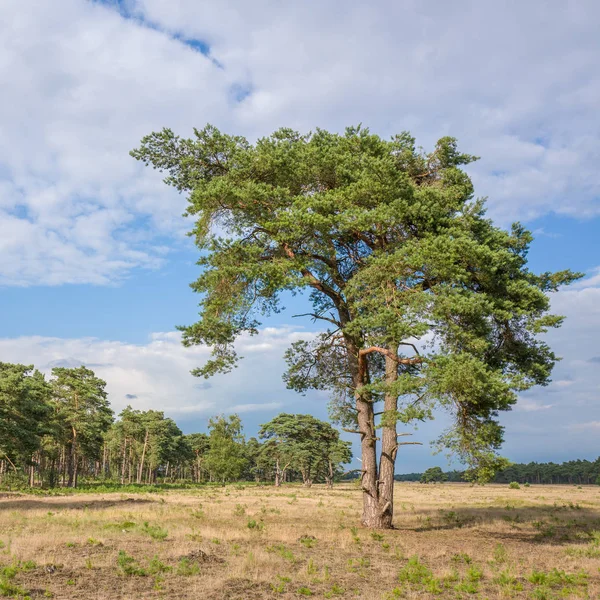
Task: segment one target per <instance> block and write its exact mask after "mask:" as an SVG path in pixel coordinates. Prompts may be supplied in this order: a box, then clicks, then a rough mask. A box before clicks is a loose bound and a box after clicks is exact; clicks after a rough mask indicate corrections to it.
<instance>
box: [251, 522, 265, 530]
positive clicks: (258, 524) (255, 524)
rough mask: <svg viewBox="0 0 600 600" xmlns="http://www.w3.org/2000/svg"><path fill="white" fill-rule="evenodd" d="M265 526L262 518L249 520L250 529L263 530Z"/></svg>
mask: <svg viewBox="0 0 600 600" xmlns="http://www.w3.org/2000/svg"><path fill="white" fill-rule="evenodd" d="M264 528H265V524H264V523H263V521H262V520H259V521H257V520H256V519H249V520H248V529H251V530H253V531H262V530H263V529H264Z"/></svg>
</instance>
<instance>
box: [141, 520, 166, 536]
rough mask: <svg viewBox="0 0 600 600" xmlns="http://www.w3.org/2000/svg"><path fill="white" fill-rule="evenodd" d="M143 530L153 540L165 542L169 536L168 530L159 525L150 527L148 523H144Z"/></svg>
mask: <svg viewBox="0 0 600 600" xmlns="http://www.w3.org/2000/svg"><path fill="white" fill-rule="evenodd" d="M141 530H142V531H143V532H144V533H145V534H147V535H149V536H150V537H151V538H152V539H153V540H165V539H166V538H167V537H168V535H169V532H168V531H167V530H166V529H163V528H162V527H160V526H159V525H150V523H148V521H146V522H144V524H143V526H142V528H141Z"/></svg>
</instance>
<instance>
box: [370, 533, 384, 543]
mask: <svg viewBox="0 0 600 600" xmlns="http://www.w3.org/2000/svg"><path fill="white" fill-rule="evenodd" d="M371 538H372V539H373V540H374V541H376V542H383V540H384V539H385V538H384V537H383V535H382V534H381V533H377V532H376V531H372V532H371Z"/></svg>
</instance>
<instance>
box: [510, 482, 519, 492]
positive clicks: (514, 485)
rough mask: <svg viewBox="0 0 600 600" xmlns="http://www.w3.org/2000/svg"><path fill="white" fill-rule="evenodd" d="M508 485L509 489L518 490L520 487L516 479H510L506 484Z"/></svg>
mask: <svg viewBox="0 0 600 600" xmlns="http://www.w3.org/2000/svg"><path fill="white" fill-rule="evenodd" d="M508 487H509V488H510V489H511V490H520V489H521V486H520V485H519V484H518V483H517V482H516V481H511V482H510V484H509V485H508Z"/></svg>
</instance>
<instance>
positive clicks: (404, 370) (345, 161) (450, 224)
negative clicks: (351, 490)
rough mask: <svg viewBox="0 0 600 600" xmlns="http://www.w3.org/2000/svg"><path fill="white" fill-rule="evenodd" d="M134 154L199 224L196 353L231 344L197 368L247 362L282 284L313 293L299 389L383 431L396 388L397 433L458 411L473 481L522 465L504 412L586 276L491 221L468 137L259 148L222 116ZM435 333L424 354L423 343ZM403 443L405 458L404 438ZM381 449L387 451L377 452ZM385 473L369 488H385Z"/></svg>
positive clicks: (541, 373)
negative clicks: (463, 146)
mask: <svg viewBox="0 0 600 600" xmlns="http://www.w3.org/2000/svg"><path fill="white" fill-rule="evenodd" d="M131 154H132V156H133V157H134V158H136V159H137V160H140V161H142V162H143V163H144V164H146V165H151V166H153V167H154V168H156V169H159V170H161V171H166V178H165V182H166V183H167V184H168V185H171V186H173V187H175V188H176V189H177V190H178V191H180V192H183V193H186V194H187V195H188V200H189V205H188V210H187V214H188V215H189V216H191V217H193V218H195V224H194V227H193V230H192V232H191V234H192V235H193V236H194V237H195V240H196V243H197V245H198V247H199V249H200V250H201V251H202V255H201V258H200V260H199V265H200V267H201V273H200V276H199V278H198V279H197V281H196V282H194V283H193V284H192V288H193V290H194V291H195V292H197V293H198V294H200V295H201V300H200V320H199V321H198V322H197V323H195V324H193V325H190V326H187V327H182V328H181V330H182V333H183V343H184V344H185V345H194V344H205V345H207V346H210V347H211V348H212V350H213V352H212V357H211V358H210V360H208V361H207V362H206V363H205V364H204V365H202V366H200V367H198V368H197V369H196V370H195V371H194V374H196V375H199V376H204V377H209V376H212V375H214V374H216V373H227V372H229V371H230V370H231V369H232V368H233V367H234V366H235V363H236V361H237V360H238V358H239V357H238V356H237V354H236V352H235V349H234V342H235V340H236V338H237V337H239V336H240V335H242V334H250V335H253V334H255V333H256V332H257V329H258V327H259V325H260V319H261V318H262V317H263V316H264V315H268V314H270V313H273V312H277V311H278V310H280V308H281V307H280V296H281V294H282V293H284V292H289V291H292V292H295V291H298V290H302V289H305V288H308V289H309V290H310V300H311V302H312V309H311V310H310V312H309V313H308V316H310V317H311V318H313V319H315V320H320V321H322V322H324V323H326V326H327V327H329V328H330V329H329V330H328V331H326V332H325V333H323V334H322V335H321V336H317V337H316V338H314V339H312V340H311V341H299V342H297V343H295V344H294V345H293V346H292V348H291V349H290V351H289V352H288V353H287V355H286V359H287V361H288V364H289V369H288V372H287V374H286V377H285V378H286V382H287V385H288V387H290V388H292V389H295V390H298V391H300V392H304V391H305V390H307V389H310V388H315V389H320V390H329V391H330V392H331V395H332V406H331V409H332V415H333V416H334V417H335V418H336V419H337V420H339V421H340V422H342V423H344V424H345V425H353V426H354V427H358V429H359V430H360V432H361V435H363V436H367V437H375V434H374V431H372V430H371V428H372V427H373V422H374V409H373V405H374V403H375V402H377V401H380V400H383V398H384V397H385V396H387V397H388V399H390V401H389V402H388V404H387V406H386V409H385V411H383V414H382V415H381V419H380V421H379V423H378V424H375V426H379V427H382V428H384V429H386V428H387V429H389V430H393V433H394V434H395V427H396V423H397V422H401V423H406V424H409V423H413V422H415V421H417V420H422V419H427V418H430V417H431V416H432V414H433V412H432V411H433V408H434V407H435V406H436V405H441V406H442V407H444V408H445V409H447V410H448V411H449V412H450V413H451V415H452V417H453V421H454V424H453V426H452V427H451V428H450V430H448V431H447V432H446V433H445V434H444V435H443V436H442V437H441V438H440V440H439V445H440V448H441V447H447V448H449V449H450V450H451V451H454V452H455V453H457V454H458V456H459V458H460V459H461V460H462V461H463V462H464V463H466V464H467V465H468V466H469V476H470V477H472V478H474V479H476V480H478V481H486V480H489V479H490V478H491V477H492V476H493V475H494V473H495V471H497V470H498V469H500V468H503V467H505V466H506V465H507V461H505V460H503V459H500V458H498V456H497V451H498V448H499V446H500V444H501V443H502V439H503V430H502V427H501V426H500V425H499V423H498V420H497V416H498V412H499V411H502V410H508V409H510V407H511V406H512V405H513V404H514V403H515V402H516V399H517V394H518V393H519V392H521V391H523V390H525V389H528V388H529V387H531V386H533V385H544V384H545V383H547V382H548V380H549V376H550V372H551V369H552V367H553V365H554V363H555V361H556V356H555V355H554V354H553V353H552V351H551V349H550V348H549V347H548V345H547V344H546V343H545V342H544V341H542V340H541V339H540V338H539V334H540V333H544V332H545V331H547V330H548V329H549V328H552V327H557V326H559V325H560V324H561V322H562V318H561V317H559V316H554V315H551V314H549V312H548V311H549V307H550V304H549V299H548V295H547V294H548V293H549V292H553V291H556V290H557V289H558V288H559V286H561V285H563V284H567V283H569V282H571V281H573V280H574V279H576V278H577V277H578V276H579V275H578V274H573V273H571V272H569V271H562V272H559V273H543V274H541V275H535V274H534V273H532V272H531V271H529V270H528V269H527V266H526V261H527V251H528V247H529V245H530V243H531V241H532V236H531V234H530V233H529V232H527V231H526V230H525V229H524V228H523V227H522V226H521V225H519V224H515V225H514V226H513V227H512V229H511V231H505V230H502V229H499V228H497V227H494V225H493V224H492V223H491V222H490V221H489V220H487V219H486V218H485V207H484V203H483V202H482V201H480V200H475V199H474V190H473V185H472V183H471V180H470V178H469V176H468V175H467V173H466V172H465V171H464V170H462V167H463V166H464V165H466V164H468V163H470V162H472V161H473V160H475V159H476V157H473V156H470V155H468V154H463V153H460V152H459V151H458V148H457V143H456V140H454V139H453V138H450V137H444V138H441V139H440V140H439V141H438V142H437V144H436V146H435V148H434V149H433V151H432V152H430V153H424V152H422V151H420V150H418V149H417V147H416V144H415V140H414V139H413V138H412V137H411V136H410V135H409V134H408V133H401V134H399V135H396V136H394V137H393V138H392V139H391V140H389V141H388V140H384V139H382V138H380V137H379V136H377V135H374V134H371V133H370V132H369V131H368V130H367V129H364V128H361V127H354V128H348V129H347V130H346V132H345V133H344V134H342V135H339V134H335V133H330V132H327V131H323V130H316V131H315V132H314V133H311V134H305V135H303V134H300V133H297V132H295V131H292V130H290V129H280V130H278V131H276V132H275V133H273V134H272V135H271V136H269V137H266V138H262V139H260V140H258V141H257V142H256V143H255V144H251V143H249V142H248V141H247V140H246V139H244V138H242V137H239V136H231V135H226V134H223V133H221V132H220V131H219V130H218V129H216V128H215V127H212V126H210V125H209V126H206V127H205V128H204V129H201V130H194V137H193V138H191V139H183V138H180V137H178V136H176V135H175V134H174V133H173V132H172V131H171V130H169V129H164V130H162V131H160V132H157V133H152V134H150V135H148V136H146V137H145V138H143V140H142V142H141V145H140V147H139V148H138V149H136V150H134V151H132V153H131ZM423 339H427V340H429V341H430V342H431V343H430V344H423V343H419V344H418V345H419V346H420V347H421V348H420V351H419V349H418V348H417V344H414V343H413V342H412V341H410V340H423ZM386 365H387V367H386ZM358 408H360V411H358V412H357V409H358ZM361 414H362V415H364V416H365V419H364V420H361V419H360V418H358V417H359V415H361ZM372 417H373V418H372ZM385 439H386V440H387V441H386V442H382V443H387V444H389V448H386V449H385V452H386V453H387V455H388V456H389V455H391V454H392V452H393V453H395V450H393V448H394V446H395V444H396V441H395V437H392V436H389V437H386V438H385ZM390 440H391V441H390ZM363 452H365V453H367V454H368V456H364V457H363V460H367V462H368V463H369V464H371V463H373V462H374V461H375V460H376V456H377V451H376V449H375V444H373V446H365V447H364V448H363ZM373 468H374V465H372V466H370V469H371V470H373ZM376 480H377V474H376V473H374V474H373V477H372V478H371V476H369V478H367V479H365V480H363V486H366V487H367V488H368V490H369V493H370V494H377V490H376V483H375V482H376Z"/></svg>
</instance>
